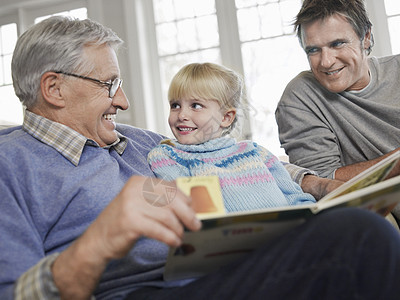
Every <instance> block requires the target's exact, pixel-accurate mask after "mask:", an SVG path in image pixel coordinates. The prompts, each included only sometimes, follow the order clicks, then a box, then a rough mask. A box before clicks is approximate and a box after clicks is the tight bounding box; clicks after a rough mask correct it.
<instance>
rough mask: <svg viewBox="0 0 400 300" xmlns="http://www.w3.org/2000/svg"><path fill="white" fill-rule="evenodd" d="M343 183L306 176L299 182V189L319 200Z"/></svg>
mask: <svg viewBox="0 0 400 300" xmlns="http://www.w3.org/2000/svg"><path fill="white" fill-rule="evenodd" d="M343 183H344V182H343V181H340V180H332V179H328V178H322V177H318V176H315V175H306V176H304V178H303V181H302V182H301V188H302V189H303V191H304V192H306V193H310V194H311V195H313V196H314V198H315V199H316V200H319V199H321V198H322V197H324V196H325V195H326V194H328V193H330V192H332V191H333V190H334V189H336V188H338V187H339V186H341V185H342V184H343Z"/></svg>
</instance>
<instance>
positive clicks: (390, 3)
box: [385, 0, 400, 16]
mask: <svg viewBox="0 0 400 300" xmlns="http://www.w3.org/2000/svg"><path fill="white" fill-rule="evenodd" d="M385 9H386V14H387V15H388V16H393V15H398V14H400V1H399V0H385Z"/></svg>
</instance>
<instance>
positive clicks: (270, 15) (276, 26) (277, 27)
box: [259, 3, 283, 38]
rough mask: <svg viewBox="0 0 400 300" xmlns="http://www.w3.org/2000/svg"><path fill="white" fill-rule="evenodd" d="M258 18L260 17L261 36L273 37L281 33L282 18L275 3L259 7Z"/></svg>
mask: <svg viewBox="0 0 400 300" xmlns="http://www.w3.org/2000/svg"><path fill="white" fill-rule="evenodd" d="M259 18H260V19H261V32H262V37H263V38H266V37H273V36H278V35H282V34H283V31H282V20H281V15H280V10H279V5H278V4H277V3H274V4H270V5H264V6H260V7H259Z"/></svg>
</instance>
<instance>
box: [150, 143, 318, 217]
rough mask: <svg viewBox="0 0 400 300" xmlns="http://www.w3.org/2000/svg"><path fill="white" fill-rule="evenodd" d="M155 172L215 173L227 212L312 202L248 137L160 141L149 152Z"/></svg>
mask: <svg viewBox="0 0 400 300" xmlns="http://www.w3.org/2000/svg"><path fill="white" fill-rule="evenodd" d="M148 161H149V164H150V166H151V169H152V170H153V172H154V174H155V175H156V176H157V177H159V178H163V179H165V180H174V179H176V178H177V177H182V176H207V175H216V176H218V177H219V179H220V185H221V191H222V196H223V198H224V204H225V208H226V210H227V211H228V212H234V211H243V210H255V209H262V208H267V207H276V206H287V205H297V204H306V203H314V202H315V200H314V198H313V197H312V196H311V195H309V194H306V193H303V192H302V190H301V188H300V186H298V185H297V184H296V183H294V182H293V181H292V179H291V178H290V175H289V174H288V173H287V171H286V169H285V168H284V167H283V166H282V164H281V163H280V162H279V160H278V159H277V157H276V156H274V155H273V154H272V153H271V152H269V151H268V150H267V149H265V148H263V147H261V146H260V145H258V144H256V143H254V142H251V141H241V142H236V141H235V139H233V138H226V137H222V138H217V139H213V140H210V141H208V142H205V143H203V144H198V145H183V144H180V143H178V142H177V141H175V140H174V141H172V143H169V144H166V143H161V144H160V145H158V146H157V147H156V148H154V149H153V150H152V151H151V152H150V153H149V156H148Z"/></svg>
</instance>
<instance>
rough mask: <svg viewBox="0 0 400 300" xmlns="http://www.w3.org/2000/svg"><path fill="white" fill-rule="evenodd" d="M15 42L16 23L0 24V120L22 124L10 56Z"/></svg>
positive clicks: (20, 107) (20, 108)
mask: <svg viewBox="0 0 400 300" xmlns="http://www.w3.org/2000/svg"><path fill="white" fill-rule="evenodd" d="M16 42H17V24H15V23H10V24H6V25H3V26H0V95H1V96H0V121H2V122H5V123H15V124H22V105H21V103H20V101H19V99H18V98H17V97H16V96H15V93H14V88H13V85H12V78H11V58H12V53H13V51H14V47H15V43H16Z"/></svg>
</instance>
